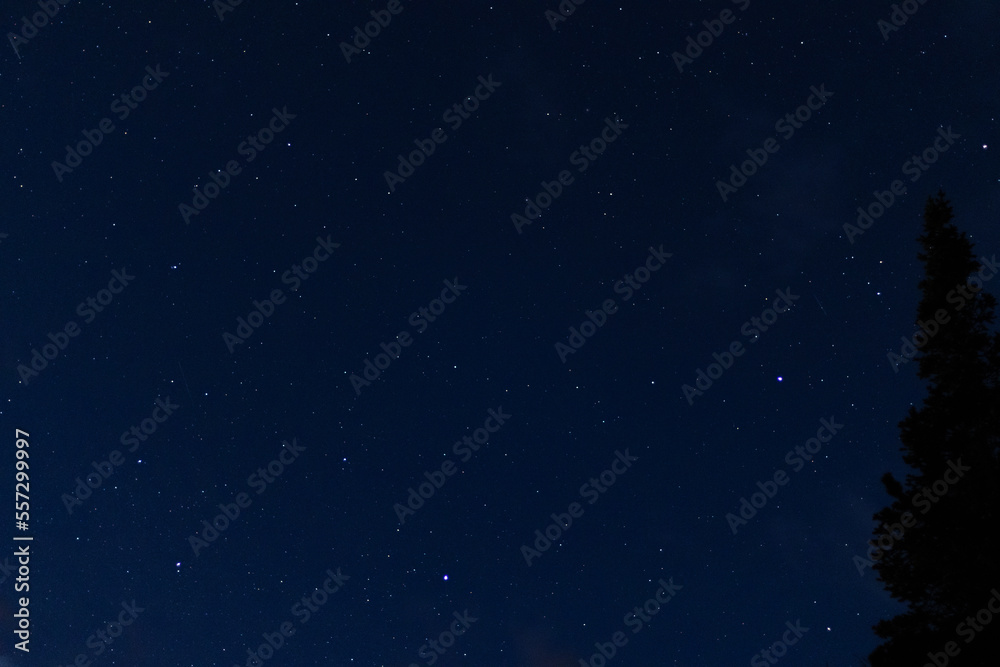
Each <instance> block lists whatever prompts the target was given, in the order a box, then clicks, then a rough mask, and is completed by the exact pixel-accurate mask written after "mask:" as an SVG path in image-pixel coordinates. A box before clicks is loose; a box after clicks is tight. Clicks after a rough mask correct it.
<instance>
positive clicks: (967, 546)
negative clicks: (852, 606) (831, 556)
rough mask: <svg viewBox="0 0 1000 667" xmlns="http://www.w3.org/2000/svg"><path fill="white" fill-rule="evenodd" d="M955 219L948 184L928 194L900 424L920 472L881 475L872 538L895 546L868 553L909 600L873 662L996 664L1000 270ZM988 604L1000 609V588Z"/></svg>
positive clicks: (886, 666) (889, 623) (879, 665)
mask: <svg viewBox="0 0 1000 667" xmlns="http://www.w3.org/2000/svg"><path fill="white" fill-rule="evenodd" d="M952 219H953V212H952V208H951V205H950V204H949V202H948V200H947V199H946V198H945V196H944V193H943V192H939V193H938V195H937V196H936V197H931V198H929V199H928V201H927V205H926V207H925V210H924V229H923V234H922V235H921V236H920V237H919V241H920V244H921V245H922V247H923V252H921V253H919V254H918V255H917V256H918V258H919V259H920V260H921V261H922V262H923V264H924V267H925V272H926V275H925V277H924V279H923V280H921V282H920V283H919V287H920V289H921V290H922V292H923V296H922V299H921V301H920V304H919V306H918V309H917V326H918V327H920V329H921V330H923V332H924V336H923V337H921V336H919V335H916V338H915V339H916V342H917V345H916V346H915V347H917V348H918V349H917V350H916V351H915V353H914V354H913V359H914V360H915V361H916V362H917V363H918V364H919V368H918V371H917V375H918V377H919V378H921V379H923V380H926V381H927V396H926V397H925V398H924V401H923V404H922V405H921V406H920V408H919V409H918V408H917V407H914V406H911V407H910V409H909V413H908V414H907V416H906V418H905V419H903V420H902V421H901V422H899V428H900V441H901V443H902V447H901V451H902V452H903V461H904V462H905V463H906V464H907V465H909V466H910V467H911V468H912V469H913V470H914V472H912V473H911V474H908V475H907V477H906V480H905V483H901V482H899V481H898V480H896V479H895V478H894V477H893V476H892V474H891V473H886V474H885V475H884V476H883V477H882V483H883V484H884V486H885V488H886V491H887V492H888V493H889V495H890V496H892V498H893V501H892V504H891V505H890V506H888V507H885V508H883V509H882V510H880V511H879V512H877V513H876V514H875V517H874V518H875V520H876V522H877V523H878V526H877V527H876V528H875V529H874V534H875V540H873V541H872V542H870V543H869V544H871V545H873V546H875V547H876V548H881V547H880V542H879V541H878V540H880V539H881V545H882V546H888V548H886V549H883V550H880V551H879V552H874V551H873V552H872V553H875V554H876V556H877V557H876V558H873V562H874V565H873V569H874V570H875V571H876V572H877V573H878V576H879V580H880V581H882V582H883V584H884V585H885V587H886V589H887V590H888V592H889V593H890V594H891V596H892V597H893V598H895V599H897V600H899V601H901V602H903V603H904V604H906V605H907V607H908V608H907V610H906V611H905V612H904V613H902V614H900V615H898V616H896V617H894V618H892V619H889V620H882V621H879V622H878V623H877V624H876V625H875V626H874V630H875V633H876V635H878V636H879V637H880V638H882V639H884V640H886V641H884V642H883V643H882V644H881V645H880V646H878V647H877V648H876V649H875V650H874V651H873V652H872V654H871V655H870V656H869V659H870V661H871V665H872V667H897V666H900V665H912V666H913V667H921V666H923V665H928V664H929V665H936V667H943V666H944V665H946V664H947V665H952V666H953V667H973V666H975V667H978V666H980V665H982V666H984V667H985V666H986V665H990V666H996V665H1000V613H998V614H992V613H991V616H992V617H993V618H992V622H991V623H988V624H983V622H982V621H983V620H984V619H985V618H986V615H985V614H981V615H980V616H979V617H978V619H977V616H976V614H977V612H979V610H981V609H983V608H986V607H987V603H988V602H989V601H990V599H991V598H993V597H994V593H995V592H996V591H997V590H1000V550H998V544H1000V512H998V508H1000V464H998V455H1000V390H998V386H1000V335H998V334H997V333H996V331H995V329H994V328H993V326H992V325H993V322H994V319H995V309H996V305H997V302H996V299H995V298H994V297H993V296H991V295H990V294H988V293H987V291H986V289H985V287H984V285H985V286H986V287H988V286H989V285H990V283H988V282H984V281H989V280H990V279H991V278H993V277H996V276H997V273H998V271H1000V269H998V268H997V267H996V266H995V265H994V263H995V259H994V258H993V257H983V260H984V261H982V262H980V261H979V260H977V259H976V257H975V255H974V254H973V245H972V243H971V242H970V241H969V240H968V239H966V237H965V235H964V234H963V233H961V232H959V230H958V229H957V227H956V226H955V225H954V224H953V222H952ZM994 284H996V285H1000V280H997V281H996V283H994ZM908 368H910V365H908V362H904V363H903V364H902V365H901V366H900V370H903V369H908ZM904 520H905V521H904ZM907 523H909V524H910V525H909V527H907V526H906V524H907ZM886 535H889V536H890V537H888V538H887V537H885V536H886ZM890 538H891V539H890ZM890 543H891V546H889V545H890ZM992 605H993V607H994V609H997V610H1000V594H998V595H997V596H996V601H994V602H992ZM969 617H971V619H970V618H969ZM975 628H979V630H978V631H977V630H975ZM948 642H954V644H953V649H952V653H955V652H957V655H949V653H948V652H947V651H946V646H947V645H948Z"/></svg>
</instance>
